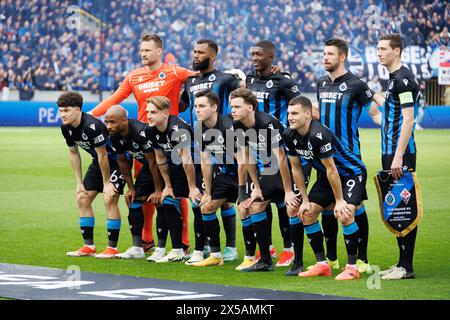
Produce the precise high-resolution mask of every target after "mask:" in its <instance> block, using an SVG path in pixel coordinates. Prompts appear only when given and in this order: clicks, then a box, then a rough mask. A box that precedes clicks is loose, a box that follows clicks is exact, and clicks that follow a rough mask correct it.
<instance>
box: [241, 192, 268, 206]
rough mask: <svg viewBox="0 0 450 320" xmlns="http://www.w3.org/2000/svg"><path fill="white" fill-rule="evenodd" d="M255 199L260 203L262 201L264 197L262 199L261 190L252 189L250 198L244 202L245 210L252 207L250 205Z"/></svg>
mask: <svg viewBox="0 0 450 320" xmlns="http://www.w3.org/2000/svg"><path fill="white" fill-rule="evenodd" d="M256 199H260V200H261V201H264V197H263V194H262V190H261V188H255V189H253V191H252V194H251V195H250V198H249V199H247V200H246V201H244V203H245V207H246V208H247V209H249V208H250V206H251V205H252V203H253V202H255V201H256Z"/></svg>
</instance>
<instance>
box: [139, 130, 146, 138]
mask: <svg viewBox="0 0 450 320" xmlns="http://www.w3.org/2000/svg"><path fill="white" fill-rule="evenodd" d="M139 135H140V136H143V137H144V138H145V131H144V130H142V131H141V132H139Z"/></svg>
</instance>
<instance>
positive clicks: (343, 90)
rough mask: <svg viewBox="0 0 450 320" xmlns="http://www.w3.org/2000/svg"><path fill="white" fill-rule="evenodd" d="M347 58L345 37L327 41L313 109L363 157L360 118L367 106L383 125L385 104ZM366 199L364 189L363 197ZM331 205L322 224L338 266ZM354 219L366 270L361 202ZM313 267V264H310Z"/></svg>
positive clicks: (366, 228) (361, 269)
mask: <svg viewBox="0 0 450 320" xmlns="http://www.w3.org/2000/svg"><path fill="white" fill-rule="evenodd" d="M347 57H348V44H347V42H346V41H345V40H342V39H338V38H332V39H329V40H327V41H325V46H324V49H323V65H324V67H325V69H326V71H327V72H328V74H327V75H325V76H323V77H321V78H320V79H319V80H318V85H317V100H318V106H317V108H315V109H313V113H316V114H317V119H319V120H320V122H321V123H322V124H324V125H326V126H327V127H328V128H329V129H330V130H331V131H332V132H333V133H334V134H335V135H336V136H337V137H338V138H339V140H341V141H342V143H343V144H344V146H345V147H347V148H348V149H349V150H350V152H352V153H353V154H355V155H357V156H358V157H360V158H361V147H360V141H359V132H358V121H359V117H360V115H361V113H362V111H363V110H364V109H365V110H366V111H367V112H368V113H369V115H370V116H371V118H372V120H373V121H374V122H375V123H376V124H378V125H381V113H380V111H378V108H377V106H376V105H375V104H373V103H372V101H373V100H376V101H377V102H378V103H379V104H381V103H382V98H381V97H376V96H375V93H374V92H372V91H371V90H370V89H369V87H368V86H367V84H366V83H365V82H364V81H363V80H361V79H360V78H359V77H357V76H355V75H354V74H353V73H352V72H350V71H348V70H347V69H346V68H345V63H346V61H347ZM366 199H367V192H365V196H364V200H366ZM332 209H333V208H332V205H331V207H330V208H326V210H324V211H323V212H322V226H323V231H324V237H325V242H326V248H327V261H328V263H329V264H330V266H331V267H332V268H333V269H339V261H338V258H337V233H338V222H337V220H336V218H335V216H334V214H333V210H332ZM355 220H356V223H357V224H358V227H359V231H360V232H359V237H360V238H359V239H358V261H357V264H358V270H359V272H366V271H367V270H368V269H369V268H370V265H369V261H368V258H367V245H368V236H369V223H368V220H367V214H366V210H365V207H364V204H363V203H361V204H360V205H358V208H357V210H356V213H355ZM311 267H312V266H311Z"/></svg>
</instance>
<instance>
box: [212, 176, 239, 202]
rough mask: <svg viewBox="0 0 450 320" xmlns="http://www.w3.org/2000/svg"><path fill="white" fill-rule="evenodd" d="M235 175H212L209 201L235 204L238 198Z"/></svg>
mask: <svg viewBox="0 0 450 320" xmlns="http://www.w3.org/2000/svg"><path fill="white" fill-rule="evenodd" d="M238 185H239V183H238V177H237V174H230V173H227V172H225V173H218V174H214V177H213V181H212V186H211V199H212V200H219V199H226V201H227V202H232V203H235V202H236V200H237V197H238Z"/></svg>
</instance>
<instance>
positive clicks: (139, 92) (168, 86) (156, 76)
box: [91, 63, 196, 122]
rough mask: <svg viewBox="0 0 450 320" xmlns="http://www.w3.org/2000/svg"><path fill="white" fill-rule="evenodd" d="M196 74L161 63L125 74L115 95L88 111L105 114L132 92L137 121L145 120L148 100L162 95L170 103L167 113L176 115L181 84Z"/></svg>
mask: <svg viewBox="0 0 450 320" xmlns="http://www.w3.org/2000/svg"><path fill="white" fill-rule="evenodd" d="M195 74H196V73H195V72H193V71H190V70H188V69H185V68H182V67H178V66H174V65H170V66H169V65H167V64H165V63H164V64H163V65H162V66H161V67H160V68H159V69H157V70H154V71H148V70H147V69H146V68H145V67H142V68H138V69H135V70H133V71H131V72H130V73H128V75H127V76H126V77H125V79H124V80H123V82H122V84H121V85H120V87H119V89H117V90H116V92H114V94H113V95H112V96H111V97H109V98H107V99H105V100H104V101H102V102H101V103H100V104H98V105H97V106H96V107H95V108H94V109H92V110H91V112H92V114H93V115H94V116H95V117H99V116H101V115H103V114H105V112H106V110H108V109H109V108H110V107H112V106H113V105H116V104H119V103H121V102H122V101H123V100H125V99H126V98H128V96H129V95H130V94H131V93H133V94H134V96H135V98H136V101H137V104H138V120H140V121H144V122H147V112H146V108H147V102H146V100H147V99H148V98H151V97H156V96H164V97H167V98H169V100H170V102H171V108H170V114H173V115H178V102H179V98H180V91H181V86H182V85H183V84H184V82H185V81H186V79H187V78H188V77H190V76H192V75H195Z"/></svg>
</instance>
